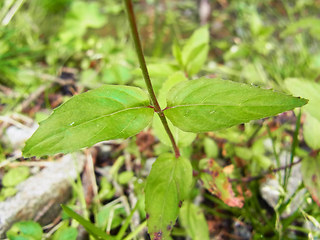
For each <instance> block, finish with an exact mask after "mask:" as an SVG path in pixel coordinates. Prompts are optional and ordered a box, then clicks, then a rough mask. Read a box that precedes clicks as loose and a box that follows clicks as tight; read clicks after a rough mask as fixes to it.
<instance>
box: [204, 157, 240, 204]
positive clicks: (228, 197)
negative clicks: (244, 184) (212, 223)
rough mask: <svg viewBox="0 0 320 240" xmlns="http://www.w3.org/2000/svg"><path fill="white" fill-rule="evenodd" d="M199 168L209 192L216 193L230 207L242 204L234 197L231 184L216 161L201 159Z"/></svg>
mask: <svg viewBox="0 0 320 240" xmlns="http://www.w3.org/2000/svg"><path fill="white" fill-rule="evenodd" d="M200 169H202V172H201V174H200V178H201V180H202V182H203V185H204V187H205V188H206V189H208V191H209V192H211V193H212V194H214V195H216V196H217V197H218V198H220V199H221V200H222V201H223V202H224V203H225V204H227V205H229V206H230V207H240V208H241V207H242V206H243V202H242V200H241V199H240V198H238V197H235V194H234V192H233V190H232V185H231V183H230V182H229V180H228V177H227V176H226V175H225V173H224V172H223V169H222V168H221V167H220V166H219V164H218V163H216V162H215V161H214V160H213V159H203V160H201V161H200Z"/></svg>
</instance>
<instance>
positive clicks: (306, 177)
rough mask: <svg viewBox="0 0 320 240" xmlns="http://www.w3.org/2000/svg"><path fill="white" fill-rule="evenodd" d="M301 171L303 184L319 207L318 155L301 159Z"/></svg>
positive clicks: (319, 157) (319, 174) (319, 159)
mask: <svg viewBox="0 0 320 240" xmlns="http://www.w3.org/2000/svg"><path fill="white" fill-rule="evenodd" d="M301 173H302V179H303V183H304V185H305V186H306V187H307V189H308V190H309V192H310V193H311V196H312V198H313V200H314V201H315V202H316V203H317V204H318V206H319V207H320V155H318V156H317V157H315V158H311V157H310V158H305V159H303V161H302V164H301Z"/></svg>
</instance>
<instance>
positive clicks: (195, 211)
mask: <svg viewBox="0 0 320 240" xmlns="http://www.w3.org/2000/svg"><path fill="white" fill-rule="evenodd" d="M179 220H180V222H181V225H182V226H183V227H184V229H185V230H186V232H187V234H188V235H189V236H190V237H191V238H192V240H209V239H210V238H209V228H208V224H207V221H206V218H205V217H204V214H203V212H202V211H201V209H200V208H199V207H198V206H196V205H194V204H193V203H191V202H189V201H187V202H185V203H184V204H183V206H182V207H181V209H180V214H179Z"/></svg>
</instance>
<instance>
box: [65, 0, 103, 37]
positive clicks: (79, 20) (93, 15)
mask: <svg viewBox="0 0 320 240" xmlns="http://www.w3.org/2000/svg"><path fill="white" fill-rule="evenodd" d="M100 8H101V7H100V6H99V4H98V3H97V2H90V3H88V2H85V1H75V2H73V3H72V5H71V10H70V12H69V13H68V14H67V18H66V20H65V22H64V25H63V27H62V29H61V32H60V38H61V39H62V40H63V41H64V42H68V41H70V40H72V39H75V38H80V37H82V36H83V35H84V34H85V32H86V30H87V28H101V27H102V26H103V25H104V24H105V23H106V22H107V19H106V16H104V15H103V14H102V13H101V11H100Z"/></svg>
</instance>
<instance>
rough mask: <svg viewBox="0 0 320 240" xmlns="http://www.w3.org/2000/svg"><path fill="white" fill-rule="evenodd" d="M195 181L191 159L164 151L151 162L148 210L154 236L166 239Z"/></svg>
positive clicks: (147, 194) (153, 237) (146, 190)
mask: <svg viewBox="0 0 320 240" xmlns="http://www.w3.org/2000/svg"><path fill="white" fill-rule="evenodd" d="M191 183H192V166H191V164H190V161H189V160H188V159H185V158H183V157H179V158H175V157H174V156H173V155H172V154H169V153H165V154H162V155H160V156H159V158H158V159H157V160H156V162H155V163H154V164H153V165H152V169H151V172H150V175H149V176H148V178H147V185H146V189H145V193H146V212H147V221H148V232H149V234H150V236H151V239H155V240H160V239H167V238H168V236H169V234H170V232H171V230H172V228H173V225H174V224H175V222H176V219H177V217H178V213H179V206H181V204H182V201H183V200H184V199H185V198H186V197H187V195H188V193H189V191H190V187H191Z"/></svg>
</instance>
